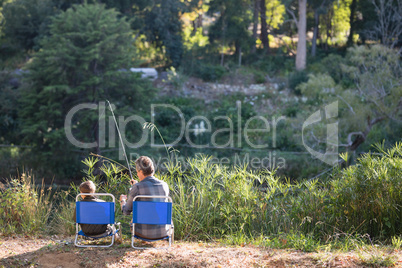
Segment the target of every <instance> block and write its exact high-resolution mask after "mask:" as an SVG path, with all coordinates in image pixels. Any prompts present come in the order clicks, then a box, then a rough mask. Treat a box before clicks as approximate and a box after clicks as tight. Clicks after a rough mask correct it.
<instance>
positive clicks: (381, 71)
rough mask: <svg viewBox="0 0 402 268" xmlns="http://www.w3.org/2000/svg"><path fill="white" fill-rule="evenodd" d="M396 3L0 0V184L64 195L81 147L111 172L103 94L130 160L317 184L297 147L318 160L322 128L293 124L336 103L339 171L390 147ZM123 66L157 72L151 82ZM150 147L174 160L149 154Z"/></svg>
mask: <svg viewBox="0 0 402 268" xmlns="http://www.w3.org/2000/svg"><path fill="white" fill-rule="evenodd" d="M401 8H402V4H401V1H385V0H338V1H333V0H314V1H306V0H304V1H303V0H300V1H290V0H283V1H279V0H231V1H229V0H210V1H199V0H198V1H192V0H188V1H183V0H164V1H162V0H161V1H159V0H153V1H141V0H121V1H62V0H3V1H1V10H0V11H1V32H0V33H1V36H0V38H1V39H0V50H1V59H0V65H1V73H0V83H1V92H0V94H1V98H0V111H1V113H0V143H1V147H0V154H1V162H0V167H1V169H0V170H1V172H0V173H1V174H0V176H1V177H2V178H3V179H4V178H8V177H12V176H18V174H20V173H22V172H24V170H25V171H27V170H32V171H33V172H34V173H35V174H37V176H38V177H44V178H45V179H46V182H47V183H50V182H54V183H56V184H64V185H69V184H70V182H71V181H72V180H80V179H81V178H82V172H81V170H82V169H83V167H84V165H83V163H82V161H83V160H84V159H85V158H87V157H88V156H89V155H90V154H91V153H92V154H97V155H102V156H104V157H108V158H111V159H114V160H116V161H120V162H121V163H124V161H123V160H124V158H123V157H122V147H121V146H120V145H119V140H118V138H117V134H116V132H115V129H114V128H115V127H114V126H113V120H112V119H111V117H110V115H111V114H110V110H109V108H108V107H106V106H105V107H103V106H102V105H107V104H106V102H105V101H106V100H109V101H110V102H111V103H112V104H113V105H114V108H115V110H114V112H115V113H116V116H117V117H119V116H120V117H121V118H122V121H119V128H123V130H122V132H123V136H124V141H125V145H126V149H127V155H128V156H129V158H130V159H131V160H134V158H135V157H136V156H138V155H143V154H145V155H150V156H152V157H153V158H154V160H155V161H156V162H157V163H158V164H160V165H158V167H159V168H160V169H161V170H163V163H164V157H165V158H166V157H167V159H169V157H171V156H172V155H174V156H176V157H177V156H178V157H179V158H180V159H181V160H184V159H186V158H188V157H195V156H196V155H198V154H200V153H202V154H205V155H208V156H211V157H212V159H213V161H218V162H219V163H223V164H232V165H236V164H241V165H247V166H249V167H250V168H254V169H256V170H275V169H276V173H277V174H278V175H279V176H282V178H290V179H291V180H300V179H303V178H316V177H317V176H318V177H319V176H326V175H327V174H329V173H328V171H329V170H331V168H332V166H331V165H328V164H326V163H323V162H322V161H320V159H317V157H314V156H312V155H311V154H310V153H309V152H308V151H307V150H306V148H307V147H309V148H312V149H314V150H315V151H320V152H324V151H325V150H326V145H327V144H326V143H327V142H326V140H325V136H326V124H327V123H328V122H325V120H323V121H322V122H317V123H316V124H315V125H314V126H312V127H310V128H308V129H304V126H303V123H304V122H305V121H306V120H307V118H308V117H309V116H310V115H311V114H313V113H314V112H316V111H319V110H320V109H322V108H323V107H324V106H325V105H328V104H330V103H334V102H336V101H337V102H336V104H337V105H338V106H337V107H338V110H337V113H338V114H337V115H338V117H337V120H338V121H336V122H337V125H338V129H339V133H338V136H339V137H338V138H339V141H338V144H337V145H338V146H337V148H338V149H337V150H338V151H339V153H343V152H348V155H349V157H348V160H347V163H346V164H347V165H348V164H351V163H353V161H354V159H355V158H356V154H359V153H361V152H368V151H370V150H371V148H372V147H371V146H372V144H374V143H376V142H385V146H386V147H390V146H391V145H393V144H395V142H396V141H400V133H401V130H402V124H401V112H400V108H401V92H402V90H401V68H400V48H401V41H402V40H401V33H402V29H401V15H400V14H402V12H401ZM132 67H137V68H138V67H152V68H156V69H157V70H158V73H159V75H158V78H157V79H156V80H153V81H151V80H149V79H147V78H141V75H140V74H138V73H134V72H129V71H128V70H129V69H130V68H132ZM80 104H93V105H96V106H91V107H95V108H87V109H82V110H80V111H79V112H77V113H75V114H74V116H73V117H72V118H71V121H70V123H71V125H69V126H68V128H69V129H70V130H69V131H70V132H71V135H73V137H74V138H75V139H76V140H78V141H79V142H82V143H87V144H89V143H92V144H94V145H91V146H89V147H90V148H85V146H81V147H77V145H74V144H72V143H71V141H70V140H69V139H68V138H67V136H68V135H67V134H66V133H67V132H68V131H67V130H66V128H67V125H66V122H67V121H68V120H67V119H66V118H68V114H69V112H71V110H72V109H73V108H74V107H77V105H80ZM158 105H159V106H158ZM169 105H170V106H169ZM101 106H102V107H103V108H101ZM173 106H174V107H175V109H173V108H172V107H173ZM155 107H157V108H155ZM102 109H103V110H102ZM101 110H102V111H101ZM178 111H180V113H179V112H178ZM101 112H102V113H104V114H101ZM102 116H103V117H104V119H105V118H106V119H105V120H103V121H102V118H101V117H102ZM130 116H137V119H138V120H137V119H136V120H134V119H130ZM127 118H129V119H127ZM183 118H184V122H185V125H184V128H183V127H182V126H183V125H182V122H183ZM261 118H265V119H266V120H264V119H261ZM124 120H126V121H124ZM208 120H209V121H208ZM203 121H204V122H203ZM210 121H212V124H211V125H208V124H207V125H205V124H206V123H207V122H210ZM144 122H152V123H154V124H155V126H156V127H157V130H158V131H159V132H160V136H159V135H157V134H155V132H156V131H150V130H149V129H147V128H145V129H144V128H143V123H144ZM332 122H334V121H332ZM274 123H275V124H274ZM102 124H104V126H103V127H104V130H105V131H104V133H101V131H102V128H101V127H102ZM247 128H248V129H249V130H250V129H251V130H252V131H249V132H247V131H244V130H245V129H247ZM183 131H184V132H185V134H186V135H181V132H183ZM246 132H247V133H246ZM303 133H304V137H303ZM161 138H163V139H164V142H165V143H166V144H170V143H174V149H176V150H177V151H175V152H174V153H172V151H171V150H170V151H169V152H168V154H166V152H165V148H164V146H153V145H154V144H159V145H161V144H163V143H162V140H161ZM142 139H145V142H142V143H141V142H140V140H141V141H142ZM173 141H174V142H173ZM212 143H213V144H215V146H213V145H211V144H212ZM136 144H141V146H138V145H136ZM337 159H339V161H337V164H338V163H341V162H342V161H343V160H342V159H341V158H337ZM252 161H254V162H253V163H251V162H252ZM183 162H184V161H183ZM274 162H275V163H274Z"/></svg>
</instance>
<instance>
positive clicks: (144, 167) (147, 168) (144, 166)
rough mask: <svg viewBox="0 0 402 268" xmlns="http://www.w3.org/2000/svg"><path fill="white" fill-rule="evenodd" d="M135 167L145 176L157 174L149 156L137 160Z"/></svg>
mask: <svg viewBox="0 0 402 268" xmlns="http://www.w3.org/2000/svg"><path fill="white" fill-rule="evenodd" d="M135 167H136V169H137V170H138V171H142V173H143V174H144V175H145V176H150V175H154V173H155V168H154V163H153V162H152V160H151V158H149V157H147V156H140V157H139V158H138V159H137V160H135Z"/></svg>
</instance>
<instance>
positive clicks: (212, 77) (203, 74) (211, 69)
mask: <svg viewBox="0 0 402 268" xmlns="http://www.w3.org/2000/svg"><path fill="white" fill-rule="evenodd" d="M195 69H196V70H195V72H194V74H193V75H194V76H196V77H199V78H201V79H202V80H204V81H218V80H219V79H221V78H222V76H223V75H224V74H225V72H226V70H225V68H224V67H222V66H220V65H212V64H205V63H199V64H198V65H197V67H196V68H195Z"/></svg>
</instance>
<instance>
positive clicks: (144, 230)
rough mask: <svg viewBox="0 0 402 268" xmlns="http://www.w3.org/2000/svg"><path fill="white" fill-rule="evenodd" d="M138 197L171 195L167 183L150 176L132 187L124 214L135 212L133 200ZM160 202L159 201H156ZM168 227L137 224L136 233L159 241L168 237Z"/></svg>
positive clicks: (124, 207) (147, 199) (146, 199)
mask: <svg viewBox="0 0 402 268" xmlns="http://www.w3.org/2000/svg"><path fill="white" fill-rule="evenodd" d="M137 195H169V187H168V185H167V183H166V182H164V181H161V180H158V179H157V178H155V177H154V176H148V177H146V178H144V179H143V180H142V181H140V182H138V183H136V184H134V185H133V187H131V189H130V191H129V192H128V195H127V203H126V205H124V206H123V214H124V215H129V214H130V213H131V212H132V211H133V199H134V197H136V196H137ZM137 200H138V201H150V200H152V199H149V198H145V199H144V200H141V198H139V199H137ZM155 201H159V200H155ZM168 230H169V228H168V227H167V225H149V224H136V225H135V233H136V234H138V235H139V236H141V237H143V238H148V239H157V238H162V237H165V236H167V231H168Z"/></svg>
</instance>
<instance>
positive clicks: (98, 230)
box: [74, 181, 118, 242]
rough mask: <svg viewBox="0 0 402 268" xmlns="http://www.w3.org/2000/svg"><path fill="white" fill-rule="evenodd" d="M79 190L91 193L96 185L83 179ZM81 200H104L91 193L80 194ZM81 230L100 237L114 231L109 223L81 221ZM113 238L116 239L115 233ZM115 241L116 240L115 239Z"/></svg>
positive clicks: (88, 234) (87, 234) (86, 233)
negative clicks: (86, 222)
mask: <svg viewBox="0 0 402 268" xmlns="http://www.w3.org/2000/svg"><path fill="white" fill-rule="evenodd" d="M79 189H80V192H81V193H82V194H83V193H88V194H93V193H95V191H96V186H95V184H94V183H93V182H92V181H85V182H83V183H81V184H80V186H79ZM81 197H82V202H105V201H104V200H102V199H98V198H96V197H95V196H92V195H81ZM75 220H76V211H74V222H75ZM80 226H81V230H82V231H83V232H84V234H85V235H86V236H91V237H95V238H97V237H102V236H107V235H109V234H111V233H113V232H114V231H115V228H114V227H113V226H111V225H110V224H84V223H81V224H80ZM115 239H118V236H117V234H115ZM116 242H117V241H116Z"/></svg>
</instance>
